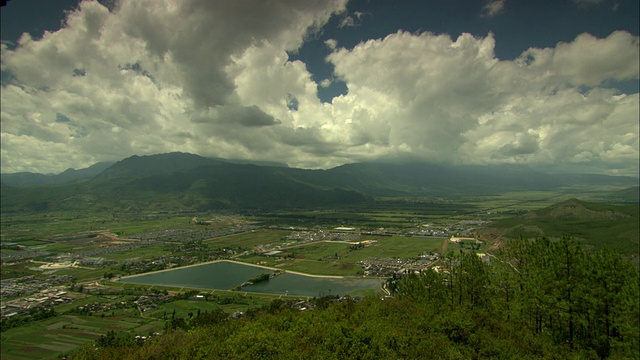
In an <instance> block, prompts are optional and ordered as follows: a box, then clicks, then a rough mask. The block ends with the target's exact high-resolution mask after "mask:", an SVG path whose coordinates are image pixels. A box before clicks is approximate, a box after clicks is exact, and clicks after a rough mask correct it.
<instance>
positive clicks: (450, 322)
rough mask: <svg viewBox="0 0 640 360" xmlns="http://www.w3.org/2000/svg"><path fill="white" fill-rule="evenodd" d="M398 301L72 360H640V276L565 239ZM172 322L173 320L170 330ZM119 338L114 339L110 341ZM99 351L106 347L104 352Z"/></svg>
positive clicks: (418, 279) (232, 323)
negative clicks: (639, 339)
mask: <svg viewBox="0 0 640 360" xmlns="http://www.w3.org/2000/svg"><path fill="white" fill-rule="evenodd" d="M390 285H391V287H392V288H394V289H395V290H394V291H395V292H394V298H393V299H388V300H387V298H385V300H381V299H380V298H376V297H368V298H365V299H363V300H362V301H360V302H355V301H353V300H349V299H347V300H345V301H337V300H336V299H324V301H322V302H320V303H319V304H321V305H320V306H316V307H315V310H313V311H303V312H301V311H299V310H296V309H295V308H294V307H292V306H288V305H287V303H286V302H282V301H274V302H273V303H271V304H269V305H267V306H264V307H263V308H261V309H255V310H252V311H247V313H246V316H244V317H242V318H239V319H232V318H229V317H228V316H223V314H221V313H220V312H218V313H206V314H205V313H201V314H197V315H195V314H194V316H192V317H190V318H189V319H185V321H184V324H183V323H182V321H172V324H171V323H170V325H169V326H168V327H167V329H168V331H167V332H166V333H165V334H164V335H162V336H158V337H154V338H152V339H149V340H147V341H146V342H145V343H144V344H140V343H136V344H130V343H129V344H130V345H128V344H127V343H122V342H119V343H118V346H100V347H99V348H98V350H95V349H94V346H93V345H91V346H87V347H85V348H83V349H82V350H81V351H80V352H79V353H77V354H76V355H74V358H76V359H158V358H162V359H206V358H212V359H217V358H225V359H243V358H263V359H423V358H432V359H486V358H496V359H539V358H543V359H544V358H548V359H599V358H615V359H635V358H638V357H639V355H640V352H639V350H638V346H639V344H638V335H639V334H638V321H639V320H640V316H639V313H638V270H637V269H636V268H635V267H634V266H633V265H632V263H631V262H629V261H627V260H625V259H623V258H622V257H620V256H619V255H618V254H615V253H612V252H608V251H598V252H589V251H585V250H583V249H582V248H581V247H580V246H579V244H577V243H575V242H573V241H572V240H570V239H563V240H561V241H550V240H546V239H539V240H517V241H513V242H512V243H510V244H509V245H508V246H507V247H505V248H504V249H503V250H501V251H500V252H499V253H496V254H495V255H494V256H492V257H490V263H489V262H485V261H482V260H481V259H480V258H479V257H478V256H476V255H475V254H474V253H459V254H455V255H450V256H445V257H444V258H443V259H442V262H441V267H440V268H439V272H435V271H432V270H430V271H426V272H423V273H421V274H414V275H410V276H407V277H404V278H402V279H396V280H394V281H392V283H391V284H390ZM172 320H173V319H172ZM112 337H113V334H112ZM101 345H105V342H102V343H101Z"/></svg>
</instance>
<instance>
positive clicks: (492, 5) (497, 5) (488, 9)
mask: <svg viewBox="0 0 640 360" xmlns="http://www.w3.org/2000/svg"><path fill="white" fill-rule="evenodd" d="M505 2H506V0H491V1H489V2H488V3H486V4H485V5H484V6H483V7H482V12H481V14H480V16H482V17H493V16H496V15H497V14H499V13H500V12H502V10H504V6H505Z"/></svg>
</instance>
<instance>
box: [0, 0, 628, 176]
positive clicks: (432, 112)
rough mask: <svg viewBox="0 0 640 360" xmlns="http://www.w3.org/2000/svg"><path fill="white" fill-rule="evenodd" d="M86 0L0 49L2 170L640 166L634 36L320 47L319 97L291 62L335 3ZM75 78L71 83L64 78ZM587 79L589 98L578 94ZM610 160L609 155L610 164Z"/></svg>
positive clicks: (398, 37) (302, 68) (393, 40)
mask: <svg viewBox="0 0 640 360" xmlns="http://www.w3.org/2000/svg"><path fill="white" fill-rule="evenodd" d="M256 4H257V5H256V7H252V8H251V9H249V10H247V9H246V7H243V6H240V5H239V2H226V1H204V0H201V1H196V0H192V1H188V2H185V3H182V4H181V5H180V6H177V5H175V2H173V1H169V0H167V1H166V3H165V4H163V3H160V2H158V1H151V0H141V1H123V2H122V3H121V4H119V5H118V6H117V8H116V9H115V10H114V11H113V12H109V11H107V10H106V9H105V8H103V7H102V6H101V5H100V4H99V3H97V2H84V3H82V4H81V7H80V11H78V12H76V13H73V14H72V15H71V16H70V18H69V19H68V21H67V26H66V27H65V28H64V29H62V30H60V31H58V32H55V33H50V34H46V35H45V36H44V37H43V38H42V39H41V40H37V41H36V40H33V39H30V38H28V36H25V37H23V38H22V39H21V41H20V45H18V47H17V48H15V49H14V50H10V49H9V48H8V47H7V46H6V45H4V44H3V45H1V46H2V69H3V70H5V71H9V72H11V73H12V74H13V75H14V76H15V80H14V81H13V83H12V84H7V85H3V88H2V93H1V97H2V98H1V100H2V105H3V106H2V108H1V112H2V155H1V156H2V171H3V172H17V171H25V170H27V171H29V170H30V171H40V172H60V171H63V170H64V169H66V168H67V167H81V166H88V165H91V164H92V163H95V162H97V161H107V160H118V159H121V158H124V157H126V156H130V155H132V154H139V155H141V154H151V153H160V152H168V151H184V152H193V153H198V154H201V155H205V156H220V157H227V158H250V159H257V160H276V161H282V162H288V163H289V164H290V165H292V166H299V167H330V166H336V165H340V164H343V163H345V162H353V161H362V160H375V159H382V158H384V159H420V160H429V161H447V162H455V163H504V162H510V163H514V162H518V163H532V164H553V163H575V164H585V163H588V164H594V166H601V168H604V164H607V169H609V170H607V171H613V172H617V173H637V171H638V164H637V163H638V111H639V109H638V94H629V95H620V94H618V93H617V92H616V91H615V90H612V89H606V88H602V86H603V84H606V83H608V82H610V81H612V80H629V79H631V80H634V79H638V77H639V76H638V55H637V54H638V37H636V36H632V35H630V34H628V33H626V32H615V33H612V34H611V35H610V36H608V37H606V38H604V39H598V38H595V37H593V36H591V35H588V34H583V35H580V36H578V37H577V38H576V39H575V40H574V41H572V42H568V43H559V44H558V45H557V46H555V47H553V48H547V49H530V50H527V51H525V52H524V53H523V54H522V56H521V57H520V58H518V59H516V60H514V61H501V60H499V59H497V58H496V57H495V54H494V47H495V40H494V38H493V35H492V34H489V35H487V36H486V37H483V38H474V37H473V36H471V35H469V34H463V35H461V36H460V37H458V38H457V39H451V38H450V37H449V36H448V35H434V34H429V33H423V34H420V35H416V34H411V33H407V32H398V33H395V34H391V35H389V36H387V37H386V38H384V39H379V40H369V41H367V42H363V43H361V44H359V45H357V46H355V47H354V48H353V49H350V50H349V49H342V48H339V47H338V44H337V42H335V41H333V42H332V41H327V43H326V44H327V46H329V48H330V49H333V50H334V51H333V53H332V54H331V55H330V56H329V57H328V58H327V60H328V61H330V62H331V63H332V64H333V65H334V66H335V77H336V78H338V79H340V80H342V81H344V82H345V83H346V84H347V87H348V93H347V94H345V95H342V96H338V97H336V98H334V99H333V101H332V103H322V102H321V101H320V100H319V99H318V94H317V89H318V85H320V86H328V85H330V83H331V81H332V80H329V79H327V80H326V81H322V82H321V83H320V84H317V83H316V82H314V81H313V80H312V76H311V74H310V73H309V71H308V70H307V67H306V65H305V64H304V63H302V62H300V61H290V59H289V57H288V55H287V51H293V50H295V49H296V48H297V47H299V46H300V45H301V44H302V43H303V41H304V40H305V36H307V35H306V34H308V33H309V32H310V31H317V30H318V29H320V28H321V26H322V25H323V24H324V23H326V22H327V21H328V19H329V17H330V16H331V14H336V13H337V14H342V13H344V11H345V4H344V1H333V2H325V1H317V2H299V1H293V0H291V1H285V0H282V1H272V2H256ZM74 75H75V76H74ZM585 87H587V89H588V91H586V92H585ZM611 164H613V165H611Z"/></svg>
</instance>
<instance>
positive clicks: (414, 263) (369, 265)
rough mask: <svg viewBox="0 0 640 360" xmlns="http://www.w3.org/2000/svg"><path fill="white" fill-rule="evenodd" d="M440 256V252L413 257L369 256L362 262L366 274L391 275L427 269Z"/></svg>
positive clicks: (375, 275)
mask: <svg viewBox="0 0 640 360" xmlns="http://www.w3.org/2000/svg"><path fill="white" fill-rule="evenodd" d="M439 258H440V255H439V254H437V253H436V254H422V255H420V256H418V257H417V258H412V259H397V258H367V259H364V260H362V261H360V262H358V265H360V266H361V267H362V268H363V270H364V275H365V276H374V277H390V276H393V275H394V274H395V275H404V274H409V273H412V272H420V271H424V270H427V269H429V268H430V267H431V265H433V263H434V262H435V261H437V260H438V259H439Z"/></svg>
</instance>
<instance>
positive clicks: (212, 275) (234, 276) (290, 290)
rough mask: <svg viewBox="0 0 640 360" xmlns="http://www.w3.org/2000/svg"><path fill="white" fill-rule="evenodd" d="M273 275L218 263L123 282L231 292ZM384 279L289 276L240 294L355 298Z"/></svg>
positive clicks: (267, 269) (254, 285) (255, 286)
mask: <svg viewBox="0 0 640 360" xmlns="http://www.w3.org/2000/svg"><path fill="white" fill-rule="evenodd" d="M266 273H269V274H272V273H275V271H274V270H273V269H271V268H264V267H257V266H252V265H245V264H241V263H236V262H230V261H216V262H211V263H207V264H202V265H194V266H188V267H182V268H178V269H170V270H163V271H157V272H153V273H149V274H142V275H135V276H129V277H126V278H121V279H120V280H119V281H120V282H125V283H132V284H143V285H159V286H171V287H185V288H195V289H207V290H213V289H215V290H231V289H233V288H235V287H237V286H239V285H241V284H243V283H245V282H246V281H247V280H249V279H251V278H254V277H256V276H258V275H260V274H266ZM382 281H383V280H381V279H365V278H339V277H317V276H306V275H302V274H298V273H285V274H282V275H279V276H276V277H273V278H271V279H270V280H267V281H263V282H259V283H257V284H253V285H247V286H244V287H242V289H241V290H240V291H243V292H255V293H265V294H278V295H294V296H325V295H338V296H344V295H354V294H358V293H362V292H363V291H364V292H369V293H370V292H371V290H375V291H379V289H380V287H381V284H382Z"/></svg>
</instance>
